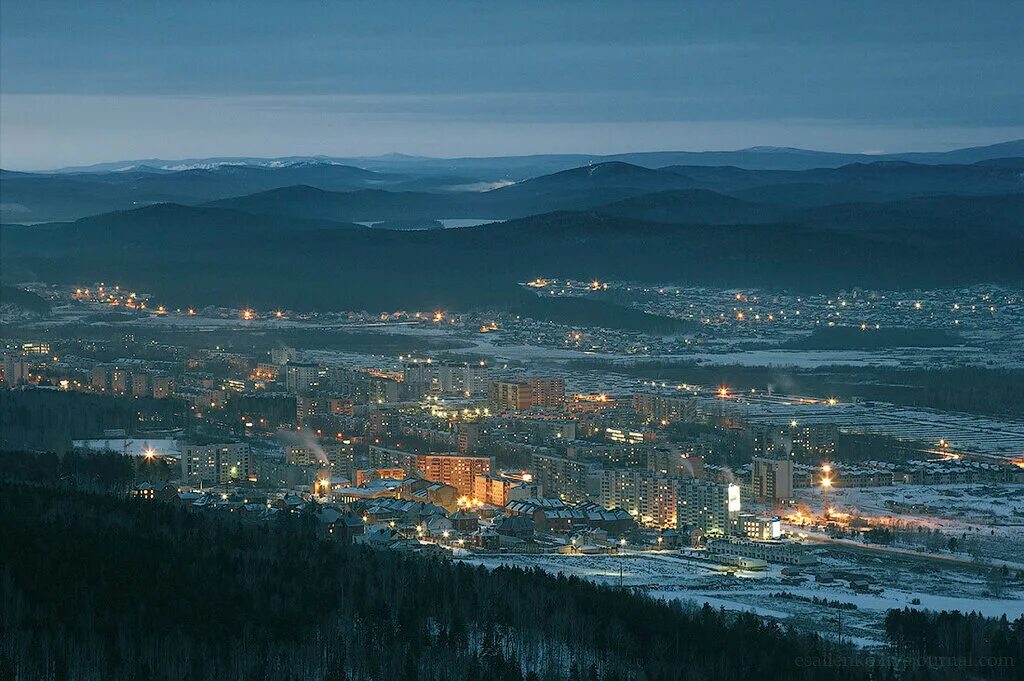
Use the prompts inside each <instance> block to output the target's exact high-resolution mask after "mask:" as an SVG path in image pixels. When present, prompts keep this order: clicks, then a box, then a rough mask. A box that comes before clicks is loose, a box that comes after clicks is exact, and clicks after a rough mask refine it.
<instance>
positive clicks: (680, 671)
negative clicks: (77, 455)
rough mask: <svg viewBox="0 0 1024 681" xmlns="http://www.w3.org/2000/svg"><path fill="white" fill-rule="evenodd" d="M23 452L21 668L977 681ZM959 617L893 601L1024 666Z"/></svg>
mask: <svg viewBox="0 0 1024 681" xmlns="http://www.w3.org/2000/svg"><path fill="white" fill-rule="evenodd" d="M21 456H22V457H27V458H28V460H29V461H34V463H32V465H29V466H25V465H20V466H13V465H5V466H4V467H3V470H2V476H0V479H2V480H3V482H2V483H0V604H2V610H0V678H2V679H18V680H21V681H34V680H36V679H139V680H140V681H141V680H144V679H145V680H148V679H191V680H196V679H239V680H242V679H245V680H250V679H302V680H307V679H308V680H317V681H321V680H322V681H334V680H339V679H346V680H347V679H377V680H384V679H403V680H409V681H411V680H414V679H418V680H423V681H426V680H428V679H429V680H441V679H451V680H455V679H499V680H500V679H510V680H518V679H572V680H579V681H584V680H587V681H589V680H592V679H597V680H604V679H609V680H611V679H614V680H623V681H624V680H626V679H637V680H647V679H650V680H655V679H657V680H661V679H686V680H704V679H708V680H710V679H715V680H722V681H729V680H733V679H735V680H737V681H739V680H742V679H754V678H759V679H771V680H779V681H785V680H797V679H799V680H806V681H814V680H817V679H841V680H850V681H857V680H860V679H871V678H885V679H888V678H906V679H914V680H915V681H916V680H917V679H925V678H927V679H954V678H963V669H960V668H957V667H949V668H945V667H940V668H914V667H911V668H906V667H903V668H898V669H888V668H879V667H877V666H876V667H874V668H871V667H863V666H858V665H853V664H836V663H834V661H836V660H850V659H855V658H856V656H857V651H856V649H854V648H852V647H849V646H843V645H838V644H836V643H834V642H830V641H826V640H824V639H822V638H820V637H818V636H816V635H814V634H807V633H798V632H796V631H794V630H790V629H786V628H783V627H781V626H780V625H779V624H777V623H775V622H773V621H766V620H763V619H761V618H759V617H757V616H755V615H753V614H731V613H726V612H724V611H717V610H714V609H712V608H710V607H708V606H705V607H704V608H702V609H693V608H686V607H684V606H683V605H681V604H679V603H666V602H663V601H655V600H652V599H651V598H648V597H646V596H643V595H639V594H634V593H629V592H623V591H620V590H616V589H614V588H611V587H606V586H598V585H595V584H592V583H589V582H586V581H583V580H579V579H577V578H565V577H556V576H552V575H549V574H546V573H543V572H540V571H530V570H520V569H509V568H501V569H497V570H493V571H487V570H485V569H483V568H474V567H470V566H467V565H463V564H459V563H451V562H449V561H445V560H440V559H436V558H424V557H421V556H407V555H403V554H400V553H396V552H389V551H376V550H372V549H367V548H363V547H360V546H353V545H346V544H344V543H343V542H340V541H331V540H322V539H318V538H317V535H316V532H315V528H314V521H313V519H312V517H311V516H309V515H304V514H294V515H290V516H287V517H286V518H285V519H284V520H283V521H275V522H273V523H267V522H263V521H261V522H247V521H242V520H240V519H239V517H238V516H237V515H234V514H227V515H225V516H220V515H206V514H198V513H195V512H190V511H188V510H185V509H183V508H179V507H178V506H176V505H171V504H164V503H160V502H152V501H149V502H147V501H137V500H130V499H126V498H124V496H123V492H113V490H116V489H119V488H120V489H122V490H123V488H121V487H120V485H119V484H115V485H113V486H110V485H109V484H107V483H103V482H102V479H103V478H111V479H112V476H111V475H110V474H109V471H107V470H106V469H107V468H108V467H109V465H108V466H105V467H104V468H102V469H97V470H96V471H93V470H91V469H90V468H87V467H80V469H79V474H77V475H76V474H71V475H65V476H64V477H63V478H62V477H60V476H58V477H56V478H48V476H36V475H31V474H30V473H31V471H32V470H33V469H34V468H35V467H36V466H44V467H45V466H46V461H44V457H33V456H32V455H27V454H25V455H21ZM4 459H5V460H6V463H7V464H10V463H11V459H12V457H10V455H8V456H7V457H4ZM19 459H20V457H19ZM82 474H84V475H89V476H91V480H92V483H90V484H88V485H86V484H85V483H87V482H88V481H87V480H85V479H83V478H82V477H81V476H82ZM113 477H118V476H116V475H115V476H113ZM956 617H963V616H959V615H958V614H957V616H956ZM956 617H954V616H952V615H949V616H947V615H945V614H944V615H943V616H942V617H939V616H932V615H928V614H921V613H914V612H903V613H900V612H896V611H894V613H892V614H891V616H890V620H889V633H890V635H891V636H892V640H893V652H894V653H896V652H900V651H903V652H907V653H914V654H925V653H926V654H929V655H940V654H941V655H1001V656H1004V657H1005V658H1007V659H1009V660H1010V664H1009V666H1007V665H1003V666H1001V667H992V668H979V669H978V670H977V672H978V674H977V676H978V677H981V678H994V679H1010V678H1015V677H1014V676H1013V674H1014V673H1016V671H1017V670H1016V669H1015V668H1014V666H1013V665H1012V663H1013V662H1014V661H1016V660H1019V659H1021V651H1022V646H1024V621H1017V622H1015V623H1007V622H1005V621H998V620H984V619H982V618H977V617H974V618H973V619H972V620H971V621H970V622H967V621H966V620H963V621H961V620H958V619H957V618H956ZM972 617H973V616H972ZM957 631H960V632H963V631H967V632H976V634H975V635H974V636H973V637H968V638H965V637H964V636H962V635H958V634H956V632H957ZM940 632H941V633H942V634H943V635H942V636H939V635H938V634H939V633H940ZM830 660H831V661H833V663H830V662H829V661H830ZM823 661H824V662H823Z"/></svg>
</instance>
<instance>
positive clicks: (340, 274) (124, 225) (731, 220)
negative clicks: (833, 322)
mask: <svg viewBox="0 0 1024 681" xmlns="http://www.w3.org/2000/svg"><path fill="white" fill-rule="evenodd" d="M1020 146H1021V143H1020V142H1012V143H1007V144H1004V145H997V147H995V148H979V149H972V150H960V151H957V152H946V153H945V154H940V155H926V156H927V158H926V159H922V158H920V157H919V158H915V159H913V160H902V159H882V160H877V159H876V158H874V157H872V162H856V163H850V164H846V165H840V166H838V167H814V168H809V169H782V168H749V167H747V168H744V167H739V166H736V165H702V164H699V163H694V162H692V159H693V157H692V155H689V156H687V158H688V159H690V161H691V162H689V163H687V164H685V165H683V164H679V163H669V164H668V165H665V166H662V167H656V168H653V167H647V166H645V165H637V164H634V163H628V162H626V161H623V160H611V161H602V162H599V163H586V164H584V165H580V166H577V167H573V168H568V169H558V170H557V171H556V172H551V173H546V174H540V175H537V176H530V177H528V178H525V179H522V180H520V181H517V182H514V183H507V182H506V183H499V186H494V188H490V189H488V190H487V191H479V190H469V189H468V188H469V187H474V188H476V189H479V187H480V186H492V185H487V184H486V183H485V182H484V180H482V179H481V178H483V177H486V174H483V173H481V174H475V171H473V169H472V168H471V167H470V166H471V165H472V163H477V162H480V163H484V162H485V161H487V160H486V159H483V160H482V159H470V160H469V161H467V163H454V164H451V165H450V166H449V167H447V170H446V171H445V172H444V173H441V172H440V171H438V172H434V171H433V170H431V171H429V172H419V171H414V170H412V169H413V168H419V167H420V165H419V164H427V165H429V164H431V163H435V162H439V161H437V159H422V158H415V157H413V158H410V157H382V158H379V159H376V160H375V161H374V163H376V164H377V165H376V167H372V168H371V167H368V166H370V165H373V164H369V163H367V164H363V165H365V166H367V167H356V166H354V165H346V164H340V163H335V162H333V161H331V160H325V159H311V160H310V159H287V160H282V161H281V162H279V163H278V162H273V163H272V162H261V163H257V164H251V165H246V164H220V165H218V163H216V162H211V163H207V164H206V166H207V167H203V168H198V167H195V168H188V169H171V168H169V167H163V166H159V165H157V166H152V167H150V166H149V164H148V163H143V164H131V165H134V166H136V167H133V168H130V169H121V170H117V171H112V170H110V169H99V170H98V171H96V172H81V171H77V172H62V173H57V174H49V175H42V174H32V173H19V172H12V171H0V190H2V202H0V210H2V215H3V223H4V224H3V226H2V227H0V230H2V231H0V237H2V239H0V273H2V276H3V280H4V283H17V282H24V281H30V280H32V281H55V282H67V283H69V284H70V283H80V282H83V281H92V280H96V279H107V280H109V279H111V278H113V277H116V278H118V279H121V280H123V281H125V282H131V284H132V285H133V286H138V287H140V288H144V289H145V290H149V291H153V292H154V293H157V295H159V296H160V297H161V299H162V300H163V301H165V302H167V303H169V304H175V303H177V304H181V305H185V304H188V305H199V304H207V303H219V304H224V305H257V306H262V305H266V306H271V305H273V306H284V307H289V308H292V309H314V308H318V309H353V308H355V309H400V308H419V309H425V308H427V307H433V306H442V307H445V308H450V307H456V308H457V307H473V306H479V305H488V306H494V305H497V306H505V307H507V308H508V309H517V310H518V309H523V310H526V309H530V310H533V311H534V313H536V314H549V315H558V316H560V317H561V318H578V319H583V318H605V317H606V315H607V310H606V309H603V308H600V306H599V307H598V308H595V309H581V308H579V306H569V307H572V308H573V309H568V308H567V307H566V306H562V305H546V306H543V307H541V308H539V307H537V306H536V305H531V303H532V301H533V299H532V298H531V297H530V296H531V294H529V293H526V292H525V291H524V290H523V289H522V288H521V287H519V286H518V284H517V282H521V281H525V280H529V279H532V278H534V277H537V276H574V277H581V278H588V279H589V278H593V277H596V278H599V279H606V278H615V279H624V280H631V281H644V282H675V283H680V284H687V283H690V284H707V285H712V284H714V285H723V286H762V287H768V288H789V289H801V290H804V289H806V290H818V291H820V290H822V289H823V288H832V287H839V288H845V287H850V286H863V287H867V288H872V287H895V288H914V287H924V286H954V285H957V286H959V285H964V284H973V283H980V282H1002V283H1009V284H1013V285H1021V284H1022V283H1024V267H1022V266H1021V263H1022V262H1024V156H1021V157H1011V156H1001V155H999V156H993V157H991V158H979V157H980V156H985V155H986V154H991V155H996V154H1007V153H1012V152H1017V153H1020V152H1021V150H1020V149H1019V147H1020ZM716 153H717V152H716ZM722 153H726V154H747V155H752V156H760V155H765V157H766V158H776V159H780V158H784V157H786V156H801V157H803V156H808V157H812V158H815V159H817V161H818V162H821V161H823V160H824V157H822V155H821V154H820V153H819V152H805V151H801V150H789V149H786V150H778V149H771V150H764V149H753V150H745V151H743V152H722ZM630 156H631V157H637V156H643V157H644V158H646V159H647V160H648V161H650V162H652V163H653V162H657V163H664V162H668V161H677V160H679V159H680V158H681V157H682V156H683V155H681V154H676V153H675V152H671V153H669V152H665V153H658V154H645V155H630ZM537 158H538V157H522V158H520V159H504V160H503V162H506V164H507V165H506V167H509V168H511V167H513V166H515V164H516V163H521V165H519V166H515V167H517V168H519V169H525V168H527V167H528V164H529V163H533V164H534V166H533V167H536V166H537V165H538V164H539V165H544V164H546V163H549V162H552V163H553V162H554V161H553V159H563V158H566V157H554V156H551V157H543V158H542V160H541V161H537V160H536V159H537ZM701 158H703V159H708V158H711V157H710V156H701ZM733 158H734V160H736V158H738V157H733ZM940 158H941V159H945V160H947V161H950V160H952V161H956V162H955V163H952V162H950V163H941V164H940V163H934V162H932V161H935V160H936V159H940ZM527 159H531V160H529V161H527ZM363 160H366V159H363ZM716 160H721V159H717V157H716ZM922 160H926V161H927V162H921V161H922ZM470 161H471V162H472V163H470ZM559 162H561V161H559ZM778 163H782V161H778ZM387 164H392V165H391V166H388V165H387ZM185 165H188V164H185ZM193 165H195V164H193ZM144 166H145V167H144ZM398 166H401V167H402V168H404V169H405V170H403V171H401V172H398V171H396V170H395V168H397V167H398ZM481 167H483V166H481ZM454 219H472V220H475V221H484V222H490V223H491V224H483V225H480V226H476V227H463V228H458V229H442V228H441V227H442V226H443V225H444V223H443V222H442V221H446V220H454ZM40 223H42V224H40ZM360 223H361V224H360ZM368 223H374V224H375V225H377V226H375V227H373V228H370V227H366V226H365V225H366V224H368ZM449 224H450V223H449ZM588 315H593V316H592V317H588ZM630 323H631V324H634V325H635V326H636V328H671V327H672V325H671V324H666V323H665V322H664V320H650V319H646V318H636V319H634V320H632V321H631V322H630Z"/></svg>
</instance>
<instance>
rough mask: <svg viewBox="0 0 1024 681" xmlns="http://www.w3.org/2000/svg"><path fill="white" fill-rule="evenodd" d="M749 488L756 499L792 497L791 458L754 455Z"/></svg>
mask: <svg viewBox="0 0 1024 681" xmlns="http://www.w3.org/2000/svg"><path fill="white" fill-rule="evenodd" d="M750 489H751V493H752V495H753V497H754V499H756V500H758V501H773V502H774V501H784V500H786V499H792V498H793V460H792V459H791V458H790V457H788V456H784V457H781V458H769V457H763V456H755V457H754V458H753V460H752V462H751V467H750Z"/></svg>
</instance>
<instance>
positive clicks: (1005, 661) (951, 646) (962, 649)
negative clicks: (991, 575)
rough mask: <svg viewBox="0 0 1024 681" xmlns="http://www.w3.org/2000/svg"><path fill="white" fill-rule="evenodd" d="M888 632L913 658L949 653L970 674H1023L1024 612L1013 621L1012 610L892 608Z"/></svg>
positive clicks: (1005, 676) (1016, 676)
mask: <svg viewBox="0 0 1024 681" xmlns="http://www.w3.org/2000/svg"><path fill="white" fill-rule="evenodd" d="M885 633H886V635H887V636H888V638H889V640H890V641H891V643H892V645H893V647H894V648H895V649H896V650H897V651H898V652H899V653H900V654H902V655H904V656H908V657H910V658H911V659H916V658H921V657H925V658H927V657H936V658H949V659H948V661H947V662H945V663H944V664H946V665H947V666H949V667H957V666H959V667H960V669H961V673H962V674H964V675H965V676H967V677H971V676H976V677H979V678H988V679H1019V678H1021V666H1020V665H1021V664H1024V616H1021V617H1018V618H1017V619H1016V620H1014V621H1012V622H1010V621H1009V620H1007V618H1006V616H1005V615H1003V616H1002V617H999V618H994V617H985V616H983V615H980V614H978V613H974V612H972V613H968V614H964V613H961V612H957V611H953V612H946V611H945V610H943V611H942V612H934V611H922V610H911V609H909V608H906V609H904V610H890V611H889V613H888V614H887V615H886V617H885Z"/></svg>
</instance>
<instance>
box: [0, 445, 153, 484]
mask: <svg viewBox="0 0 1024 681" xmlns="http://www.w3.org/2000/svg"><path fill="white" fill-rule="evenodd" d="M167 474H168V471H167V464H166V462H165V461H163V460H162V459H161V460H156V461H145V460H143V459H140V460H138V461H133V460H132V458H131V457H128V456H124V455H123V454H115V453H113V452H82V451H78V450H75V449H72V450H71V451H68V452H66V453H65V454H63V455H59V456H58V455H57V454H54V453H53V452H42V453H37V452H19V451H0V482H6V483H15V484H17V483H28V484H31V485H41V486H45V487H49V488H52V489H57V490H60V489H82V490H87V491H93V492H103V493H108V494H115V495H117V494H121V495H123V494H127V493H128V489H129V488H130V487H131V486H132V484H134V483H135V481H136V480H147V481H148V480H153V481H156V480H165V479H167V477H168V475H167Z"/></svg>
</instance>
